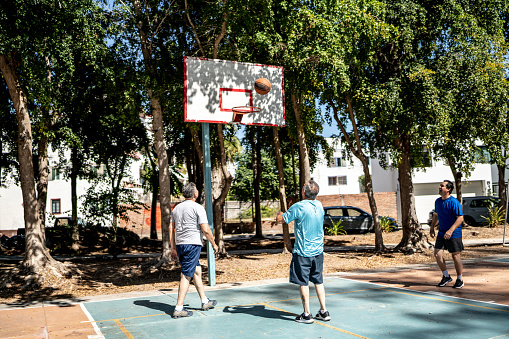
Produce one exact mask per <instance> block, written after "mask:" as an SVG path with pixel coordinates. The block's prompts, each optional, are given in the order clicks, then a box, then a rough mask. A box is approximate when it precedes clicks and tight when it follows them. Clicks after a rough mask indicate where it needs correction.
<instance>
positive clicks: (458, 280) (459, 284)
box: [453, 279, 465, 288]
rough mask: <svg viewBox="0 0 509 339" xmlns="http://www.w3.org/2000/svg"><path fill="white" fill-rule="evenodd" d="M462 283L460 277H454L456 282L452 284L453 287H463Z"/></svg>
mask: <svg viewBox="0 0 509 339" xmlns="http://www.w3.org/2000/svg"><path fill="white" fill-rule="evenodd" d="M463 285H465V284H464V283H463V280H461V279H456V282H455V283H454V286H453V287H454V288H462V287H463Z"/></svg>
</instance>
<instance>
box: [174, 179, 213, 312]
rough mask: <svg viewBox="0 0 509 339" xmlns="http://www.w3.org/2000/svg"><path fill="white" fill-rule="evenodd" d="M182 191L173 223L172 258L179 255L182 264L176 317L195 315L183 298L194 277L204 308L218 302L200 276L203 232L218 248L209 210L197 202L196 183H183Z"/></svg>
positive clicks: (208, 307) (205, 309)
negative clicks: (209, 221) (208, 294)
mask: <svg viewBox="0 0 509 339" xmlns="http://www.w3.org/2000/svg"><path fill="white" fill-rule="evenodd" d="M182 194H183V195H184V198H185V199H186V200H184V201H183V202H181V203H180V204H178V205H177V206H175V208H174V209H173V213H172V214H171V222H170V226H171V229H170V244H171V257H172V259H173V260H176V259H177V258H178V259H179V262H180V265H181V273H180V285H179V291H178V299H177V305H176V306H175V311H174V312H173V317H174V318H182V317H190V316H192V315H193V312H191V311H188V310H186V309H185V308H184V299H185V297H186V294H187V290H188V289H189V284H190V282H191V279H193V282H194V286H195V287H196V290H197V291H198V294H199V295H200V298H201V303H202V304H201V308H202V310H203V311H207V310H209V309H210V308H213V307H214V306H216V304H217V301H216V300H209V299H208V298H207V297H206V296H205V290H204V288H203V282H202V279H201V273H202V269H201V266H200V261H199V260H200V252H201V248H202V238H203V236H204V235H205V238H206V239H207V240H208V241H210V243H211V244H212V248H213V249H214V253H216V252H217V249H218V248H217V245H216V243H215V242H214V236H213V234H212V231H211V230H210V227H209V223H208V220H207V213H206V211H205V209H204V208H203V206H202V205H200V204H198V203H196V198H198V190H197V189H196V185H195V184H194V183H192V182H190V183H188V184H186V185H184V187H183V189H182Z"/></svg>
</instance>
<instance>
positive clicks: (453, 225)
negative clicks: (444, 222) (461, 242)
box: [444, 215, 463, 239]
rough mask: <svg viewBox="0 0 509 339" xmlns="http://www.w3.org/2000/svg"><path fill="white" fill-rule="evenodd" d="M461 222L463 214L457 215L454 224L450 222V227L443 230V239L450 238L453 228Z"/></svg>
mask: <svg viewBox="0 0 509 339" xmlns="http://www.w3.org/2000/svg"><path fill="white" fill-rule="evenodd" d="M462 222H463V216H462V215H459V216H458V217H457V218H456V221H455V222H454V224H452V226H451V228H449V229H448V230H447V232H445V234H444V239H450V238H451V236H452V233H453V232H454V230H455V229H457V228H458V227H459V226H460V225H461V223H462Z"/></svg>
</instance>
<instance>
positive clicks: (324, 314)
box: [315, 310, 330, 321]
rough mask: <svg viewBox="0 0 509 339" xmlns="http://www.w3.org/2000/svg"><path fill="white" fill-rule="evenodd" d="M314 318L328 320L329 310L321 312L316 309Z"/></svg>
mask: <svg viewBox="0 0 509 339" xmlns="http://www.w3.org/2000/svg"><path fill="white" fill-rule="evenodd" d="M315 319H318V320H323V321H329V320H330V315H329V311H325V312H322V311H321V310H320V311H318V313H317V314H316V315H315Z"/></svg>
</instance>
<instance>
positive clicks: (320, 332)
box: [0, 256, 509, 339]
mask: <svg viewBox="0 0 509 339" xmlns="http://www.w3.org/2000/svg"><path fill="white" fill-rule="evenodd" d="M464 264H465V287H464V288H462V289H459V290H456V289H453V288H452V287H444V288H437V287H435V284H436V283H437V281H438V280H439V278H440V276H439V272H437V269H436V267H434V266H433V265H413V266H409V267H407V268H400V269H390V270H384V271H376V272H374V271H373V272H365V273H341V274H336V275H329V276H327V277H326V278H325V281H324V284H325V287H326V293H327V297H326V298H327V308H328V310H329V312H330V314H331V317H332V320H331V321H329V322H322V321H318V320H317V321H315V323H313V324H299V323H296V322H295V321H294V317H295V316H296V315H297V314H298V313H301V312H302V305H301V301H300V296H299V291H298V288H297V287H296V286H295V285H292V284H290V283H287V279H278V280H271V281H260V282H251V283H243V284H231V285H228V286H224V285H219V286H216V287H207V296H208V297H209V298H211V299H217V300H218V306H217V307H216V308H214V309H212V310H209V311H207V312H203V311H201V310H200V309H199V307H200V300H199V298H198V295H197V293H196V292H195V291H194V290H193V289H191V290H190V293H188V295H187V297H186V304H187V306H186V307H187V308H188V309H190V310H193V311H194V315H193V316H192V317H190V318H180V319H173V318H172V317H171V314H172V313H173V309H174V307H175V304H176V298H177V294H176V290H175V289H173V290H161V291H150V292H136V293H133V294H128V295H122V296H118V295H114V296H103V297H100V298H99V297H94V298H90V299H88V300H73V301H69V300H62V301H58V302H45V303H43V304H41V305H34V306H32V307H26V308H17V309H5V307H2V308H3V309H2V310H0V338H21V337H24V338H26V337H29V338H60V337H71V336H72V337H76V338H90V339H91V338H166V337H168V336H170V335H171V336H172V337H183V338H253V337H275V338H278V337H279V338H283V337H285V338H286V337H289V336H294V337H297V338H332V337H339V338H346V337H360V338H383V337H392V338H411V337H418V338H435V337H440V336H445V337H447V338H505V337H507V338H509V282H508V281H507V276H506V274H505V272H507V270H508V269H509V256H500V257H492V258H483V259H475V260H465V263H464ZM453 277H454V276H453ZM450 285H452V284H450ZM318 307H319V304H318V300H317V299H316V297H315V293H314V289H313V287H311V309H312V311H313V312H314V313H316V311H317V310H318Z"/></svg>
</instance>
